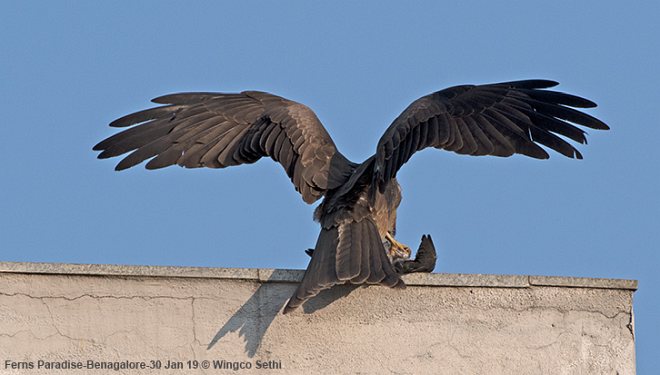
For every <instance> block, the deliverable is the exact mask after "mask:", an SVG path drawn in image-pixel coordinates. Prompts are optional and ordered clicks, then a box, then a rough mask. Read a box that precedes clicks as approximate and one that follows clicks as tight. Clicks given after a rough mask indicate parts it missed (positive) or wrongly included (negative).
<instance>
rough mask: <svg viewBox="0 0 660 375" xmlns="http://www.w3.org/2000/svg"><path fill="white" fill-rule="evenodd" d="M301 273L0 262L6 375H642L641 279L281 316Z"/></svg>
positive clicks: (326, 297) (487, 279)
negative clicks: (638, 355) (637, 338)
mask: <svg viewBox="0 0 660 375" xmlns="http://www.w3.org/2000/svg"><path fill="white" fill-rule="evenodd" d="M301 277H302V271H287V270H264V269H258V270H257V269H209V268H185V267H133V266H131V267H126V266H103V265H65V264H41V263H0V361H1V362H0V374H57V373H61V374H75V373H79V374H106V373H108V374H222V373H234V372H235V371H234V370H232V369H231V367H232V366H233V367H235V368H237V367H248V366H250V367H251V368H250V369H239V370H238V372H240V373H246V374H247V373H273V374H274V373H280V374H308V373H328V374H336V373H362V374H388V373H394V374H621V375H624V374H634V373H635V349H634V333H633V315H632V294H633V291H634V290H635V288H636V286H637V283H636V282H635V281H630V280H605V279H581V278H560V277H534V276H494V275H452V274H430V275H421V274H418V275H409V276H408V277H406V278H405V280H406V281H407V283H408V285H409V286H408V288H407V289H405V290H402V291H401V290H390V289H387V288H383V287H366V288H365V287H361V288H351V287H338V288H335V289H333V290H331V291H329V292H326V293H322V294H321V295H319V296H318V297H317V298H315V299H314V300H312V301H310V302H309V303H307V304H306V305H305V306H304V309H303V310H300V311H295V312H293V313H291V314H289V315H282V314H281V313H280V310H281V308H282V307H283V306H284V304H285V302H286V301H287V299H288V298H289V296H290V295H291V294H292V292H293V290H294V289H295V286H296V284H295V282H296V281H298V280H299V279H300V278H301ZM88 361H91V362H88ZM127 361H128V362H131V363H132V364H131V366H142V365H144V366H146V367H147V368H146V369H135V368H129V369H125V368H123V367H124V366H127ZM152 361H153V362H152ZM157 361H160V362H157ZM168 361H169V362H168ZM205 361H209V362H205ZM214 361H215V362H214ZM223 361H224V362H223ZM78 363H80V366H82V367H83V369H71V367H74V366H78V365H79V364H78ZM159 364H160V367H161V368H160V369H149V368H148V367H157V366H159ZM168 364H169V367H171V368H170V369H167V370H166V369H165V367H168ZM58 366H59V367H68V369H66V370H53V369H52V368H53V367H58ZM87 366H91V367H94V366H97V367H99V366H105V367H108V366H110V367H114V368H115V369H98V368H97V369H96V370H93V369H90V368H89V367H87ZM264 366H268V367H273V368H274V369H264V368H260V369H258V368H257V367H264ZM29 367H32V368H31V369H30V368H29ZM47 367H51V368H47ZM218 367H219V368H218ZM278 367H281V368H280V369H277V368H278Z"/></svg>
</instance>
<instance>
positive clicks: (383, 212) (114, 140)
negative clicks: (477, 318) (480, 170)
mask: <svg viewBox="0 0 660 375" xmlns="http://www.w3.org/2000/svg"><path fill="white" fill-rule="evenodd" d="M555 85H557V83H556V82H553V81H546V80H526V81H516V82H505V83H498V84H488V85H480V86H474V85H464V86H455V87H451V88H448V89H445V90H442V91H438V92H435V93H433V94H430V95H427V96H424V97H422V98H419V99H417V100H416V101H414V102H413V103H412V104H410V105H409V106H408V108H406V109H405V110H404V111H403V113H401V115H399V117H397V118H396V119H395V120H394V122H393V123H392V124H391V125H390V126H389V127H388V128H387V130H386V131H385V133H384V134H383V136H382V137H381V139H380V140H379V142H378V145H377V148H376V153H375V154H374V155H373V156H372V157H370V158H368V159H367V160H366V161H364V162H363V163H360V164H358V163H353V162H351V161H349V160H348V159H346V158H345V157H344V156H343V155H342V154H341V153H340V152H339V151H338V150H337V148H336V147H335V144H334V142H333V141H332V139H331V138H330V136H329V135H328V133H327V131H326V130H325V128H324V127H323V125H322V124H321V122H320V121H319V119H318V118H317V117H316V115H315V114H314V112H312V110H311V109H309V108H308V107H306V106H304V105H302V104H299V103H296V102H294V101H291V100H288V99H285V98H281V97H279V96H275V95H272V94H268V93H265V92H258V91H245V92H242V93H238V94H224V93H181V94H172V95H165V96H161V97H159V98H156V99H154V100H153V102H155V103H158V104H163V106H160V107H155V108H151V109H147V110H144V111H140V112H136V113H133V114H130V115H127V116H124V117H122V118H120V119H117V120H115V121H113V122H112V123H111V124H110V126H113V127H130V128H128V129H126V130H124V131H122V132H120V133H117V134H115V135H113V136H111V137H109V138H107V139H105V140H103V141H101V142H100V143H99V144H97V145H96V146H94V150H97V151H102V152H101V153H100V154H99V158H109V157H114V156H119V155H123V154H125V153H127V152H130V154H128V156H126V157H124V158H123V159H122V160H121V161H120V162H119V164H118V165H117V167H116V169H117V170H122V169H126V168H130V167H132V166H134V165H136V164H139V163H141V162H143V161H145V160H147V159H150V160H149V161H148V162H147V164H146V167H147V168H148V169H156V168H163V167H166V166H170V165H174V164H177V165H179V166H182V167H186V168H199V167H208V168H225V167H228V166H232V165H240V164H250V163H254V162H256V161H257V160H259V159H260V158H262V157H264V156H268V157H271V158H272V159H274V160H275V161H277V162H279V163H280V164H281V165H282V167H283V168H284V170H285V172H286V173H287V175H288V176H289V178H290V179H291V181H292V182H293V184H294V186H295V189H296V190H297V191H298V192H300V194H301V195H302V198H303V200H304V201H305V202H307V203H313V202H315V201H317V200H318V199H319V198H321V197H324V200H323V202H322V203H321V205H319V207H317V209H316V211H315V217H316V219H317V220H318V221H319V223H320V224H321V233H320V235H319V238H318V241H317V243H316V246H315V249H314V251H313V254H312V259H311V261H310V264H309V266H308V268H307V271H306V272H305V276H304V278H303V280H302V282H301V284H300V285H299V287H298V289H297V290H296V292H295V293H294V295H293V297H292V298H291V299H290V300H289V302H288V304H287V305H286V307H285V309H284V312H285V313H286V312H288V311H291V310H293V309H295V308H296V307H298V306H300V305H301V304H302V303H304V302H305V301H306V300H307V299H309V298H311V297H313V296H315V295H316V294H318V292H319V291H321V290H323V289H327V288H330V287H332V286H333V285H337V284H342V283H353V284H363V283H368V284H381V285H386V286H390V287H403V286H405V284H404V283H403V281H402V280H401V279H400V277H399V274H398V273H397V271H396V270H401V269H404V270H405V269H409V268H410V267H403V268H402V267H400V265H399V266H397V267H396V270H395V266H393V263H392V262H393V260H394V259H392V253H389V252H388V251H386V249H385V248H384V245H383V243H384V242H387V241H385V237H387V236H390V237H389V238H391V236H393V235H394V232H395V226H396V208H397V207H398V205H399V203H400V201H401V189H400V187H399V184H398V182H397V181H396V174H397V172H398V171H399V169H400V168H401V166H402V165H403V164H404V163H405V162H407V161H408V160H409V159H410V157H411V156H412V155H413V154H414V153H415V152H416V151H419V150H422V149H424V148H427V147H434V148H438V149H445V150H448V151H454V152H456V153H459V154H468V155H494V156H510V155H512V154H514V153H518V154H524V155H527V156H531V157H533V158H537V159H547V158H548V157H549V156H548V153H547V152H546V151H545V150H544V149H543V148H542V147H540V145H543V146H546V147H548V148H550V149H553V150H555V151H557V152H559V153H561V154H563V155H565V156H567V157H570V158H578V159H581V158H582V155H581V154H580V152H579V151H578V150H577V149H576V148H575V147H573V146H572V145H571V144H570V143H568V142H567V141H566V139H565V138H568V139H570V140H573V141H575V142H578V143H586V138H585V132H584V131H583V130H582V129H580V128H579V127H577V126H575V125H581V126H585V127H588V128H593V129H608V127H607V125H606V124H605V123H603V122H602V121H600V120H598V119H596V118H594V117H592V116H589V115H587V114H585V113H583V112H580V111H577V110H575V109H573V108H571V107H574V108H591V107H595V106H596V104H595V103H593V102H591V101H589V100H587V99H583V98H580V97H577V96H574V95H570V94H565V93H561V92H556V91H550V90H544V89H546V88H549V87H552V86H555ZM422 241H423V243H422V247H420V249H421V248H428V247H432V242H431V241H430V237H428V238H426V237H425V238H423V240H422ZM391 242H392V241H390V243H391ZM394 242H395V241H394ZM432 260H433V263H434V262H435V256H433V257H432ZM411 264H412V263H411ZM413 268H414V267H413ZM417 269H418V270H423V271H429V269H432V267H430V268H429V267H428V266H426V265H425V266H423V267H417Z"/></svg>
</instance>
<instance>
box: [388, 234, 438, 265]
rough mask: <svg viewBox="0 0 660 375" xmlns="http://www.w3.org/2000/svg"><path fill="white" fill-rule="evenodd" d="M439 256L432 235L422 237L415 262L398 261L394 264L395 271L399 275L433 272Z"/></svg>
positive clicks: (408, 260) (407, 260)
mask: <svg viewBox="0 0 660 375" xmlns="http://www.w3.org/2000/svg"><path fill="white" fill-rule="evenodd" d="M409 250H410V249H409ZM437 259H438V256H437V254H436V252H435V246H434V245H433V240H432V239H431V235H430V234H425V235H423V236H422V241H421V242H420V244H419V249H417V254H416V255H415V259H414V260H410V259H398V260H395V261H394V262H393V264H394V269H395V270H396V272H397V273H399V274H405V273H413V272H433V269H434V268H435V263H436V261H437Z"/></svg>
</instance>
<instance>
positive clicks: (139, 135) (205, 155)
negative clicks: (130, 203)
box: [94, 91, 355, 203]
mask: <svg viewBox="0 0 660 375" xmlns="http://www.w3.org/2000/svg"><path fill="white" fill-rule="evenodd" d="M152 101H153V102H154V103H158V104H165V105H163V106H160V107H155V108H151V109H147V110H143V111H140V112H136V113H133V114H130V115H127V116H124V117H122V118H120V119H117V120H115V121H113V122H112V123H111V124H110V126H113V127H128V126H132V127H131V128H129V129H127V130H124V131H122V132H120V133H117V134H115V135H113V136H111V137H109V138H107V139H105V140H103V141H101V142H100V143H99V144H97V145H96V146H94V150H97V151H102V152H101V153H100V154H99V156H98V157H99V158H100V159H105V158H110V157H114V156H118V155H122V154H124V153H127V152H130V151H132V152H131V153H130V154H129V155H128V156H126V157H124V158H123V159H122V160H121V161H120V162H119V164H117V167H116V168H115V169H116V170H122V169H126V168H130V167H132V166H134V165H136V164H139V163H141V162H143V161H145V160H147V159H151V160H150V161H149V162H148V163H147V164H146V167H147V169H157V168H163V167H167V166H170V165H174V164H178V165H180V166H182V167H186V168H199V167H208V168H225V167H228V166H232V165H239V164H249V163H254V162H256V161H257V160H259V159H260V158H261V157H264V156H269V157H271V158H272V159H274V160H275V161H277V162H279V163H280V164H281V165H282V167H284V170H285V171H286V173H287V175H288V176H289V178H291V181H292V182H293V184H294V185H295V188H296V190H297V191H298V192H300V193H301V195H302V197H303V200H304V201H305V202H307V203H312V202H314V201H316V200H317V199H319V198H320V197H321V196H323V195H324V194H325V192H326V191H327V190H330V189H334V188H336V187H338V186H340V185H341V184H342V183H343V182H344V181H345V180H347V179H348V177H349V176H350V174H351V172H352V171H353V169H354V168H355V164H354V163H352V162H350V161H349V160H348V159H346V158H345V157H344V156H343V155H342V154H341V153H340V152H339V151H337V148H336V147H335V144H334V142H333V141H332V139H331V138H330V135H329V134H328V132H327V131H326V130H325V128H324V127H323V125H322V124H321V122H320V121H319V119H318V118H317V117H316V115H315V114H314V112H313V111H312V110H311V109H309V108H308V107H306V106H304V105H302V104H300V103H296V102H294V101H291V100H287V99H285V98H282V97H279V96H275V95H272V94H268V93H265V92H258V91H246V92H242V93H239V94H223V93H181V94H171V95H165V96H161V97H158V98H156V99H153V100H152Z"/></svg>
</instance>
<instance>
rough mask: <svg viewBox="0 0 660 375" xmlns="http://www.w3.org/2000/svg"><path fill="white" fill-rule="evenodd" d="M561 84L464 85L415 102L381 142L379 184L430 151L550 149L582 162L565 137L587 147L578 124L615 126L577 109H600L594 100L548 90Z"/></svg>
mask: <svg viewBox="0 0 660 375" xmlns="http://www.w3.org/2000/svg"><path fill="white" fill-rule="evenodd" d="M556 85H558V83H557V82H555V81H549V80H522V81H512V82H503V83H495V84H487V85H480V86H475V85H462V86H454V87H450V88H448V89H445V90H441V91H437V92H435V93H433V94H430V95H427V96H423V97H421V98H419V99H417V100H415V101H414V102H412V103H411V104H410V105H409V106H408V108H406V109H405V110H404V111H403V112H402V113H401V114H400V115H399V116H398V117H397V118H396V119H395V120H394V121H393V122H392V124H391V125H390V126H389V127H388V128H387V130H385V133H384V134H383V136H382V137H381V138H380V140H379V142H378V146H377V149H376V155H375V157H374V169H373V170H374V173H373V183H374V184H376V185H377V186H378V188H379V189H380V190H381V191H383V190H384V188H385V185H386V184H387V182H388V181H389V180H390V179H391V178H392V177H394V176H396V173H397V172H398V170H399V169H400V168H401V166H402V165H403V164H404V163H405V162H406V161H408V160H409V159H410V157H411V156H412V155H413V154H414V153H415V152H416V151H419V150H422V149H424V148H426V147H435V148H439V149H445V150H448V151H454V152H456V153H459V154H469V155H494V156H502V157H506V156H510V155H513V154H523V155H527V156H530V157H533V158H537V159H546V158H548V157H549V155H548V153H547V152H546V151H545V150H544V149H543V148H542V147H541V146H546V147H548V148H549V149H552V150H554V151H557V152H558V153H560V154H562V155H565V156H567V157H571V158H578V159H580V158H582V155H581V154H580V152H579V151H578V150H577V149H576V148H575V147H573V146H572V145H571V144H570V143H568V142H567V141H566V140H564V139H563V138H562V137H566V138H568V139H570V140H573V141H575V142H579V143H586V138H585V132H584V130H582V129H580V128H579V127H578V126H583V127H587V128H592V129H599V130H606V129H609V127H608V126H607V124H605V123H604V122H603V121H601V120H599V119H597V118H596V117H594V116H591V115H589V114H586V113H584V112H581V111H578V110H576V109H574V108H593V107H595V106H596V104H595V103H594V102H592V101H591V100H588V99H585V98H581V97H579V96H575V95H572V94H567V93H563V92H559V91H551V90H546V89H547V88H550V87H553V86H556ZM571 107H574V108H571ZM576 125H578V126H576Z"/></svg>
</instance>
